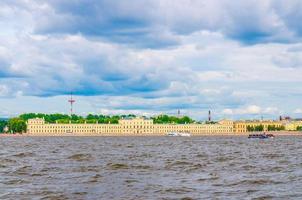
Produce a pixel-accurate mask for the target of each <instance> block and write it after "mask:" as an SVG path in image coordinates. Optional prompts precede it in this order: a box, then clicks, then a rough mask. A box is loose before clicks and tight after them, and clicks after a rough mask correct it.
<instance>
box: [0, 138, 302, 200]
mask: <svg viewBox="0 0 302 200" xmlns="http://www.w3.org/2000/svg"><path fill="white" fill-rule="evenodd" d="M0 199H14V200H15V199H72V200H73V199H302V137H294V136H288V137H285V136H283V137H276V138H275V139H267V140H259V139H247V138H246V137H244V136H243V137H16V138H14V137H0Z"/></svg>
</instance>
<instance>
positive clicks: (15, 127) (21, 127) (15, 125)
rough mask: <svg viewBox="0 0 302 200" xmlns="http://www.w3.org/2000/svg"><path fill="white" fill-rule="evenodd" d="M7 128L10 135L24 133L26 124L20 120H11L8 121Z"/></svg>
mask: <svg viewBox="0 0 302 200" xmlns="http://www.w3.org/2000/svg"><path fill="white" fill-rule="evenodd" d="M8 128H9V132H11V133H24V132H26V123H25V121H24V120H23V119H21V118H11V119H9V120H8Z"/></svg>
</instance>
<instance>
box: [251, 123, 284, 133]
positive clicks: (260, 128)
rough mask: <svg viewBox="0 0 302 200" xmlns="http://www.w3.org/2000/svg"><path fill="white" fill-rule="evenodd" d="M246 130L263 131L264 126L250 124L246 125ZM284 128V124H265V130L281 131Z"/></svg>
mask: <svg viewBox="0 0 302 200" xmlns="http://www.w3.org/2000/svg"><path fill="white" fill-rule="evenodd" d="M246 129H247V131H248V132H254V131H264V126H263V125H262V124H261V125H256V126H250V125H248V126H247V127H246ZM282 130H285V127H284V126H275V125H268V126H267V131H282Z"/></svg>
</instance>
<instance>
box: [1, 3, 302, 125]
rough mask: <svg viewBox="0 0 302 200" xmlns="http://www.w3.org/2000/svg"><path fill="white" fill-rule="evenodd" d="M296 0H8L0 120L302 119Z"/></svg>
mask: <svg viewBox="0 0 302 200" xmlns="http://www.w3.org/2000/svg"><path fill="white" fill-rule="evenodd" d="M301 10H302V1H300V0H287V1H284V0H242V1H234V0H211V1H208V0H178V1H173V0H131V1H130V0H114V1H112V0H44V1H40V0H1V1H0V117H12V116H16V115H19V114H21V113H25V112H43V113H69V104H68V102H67V100H68V98H69V94H70V92H71V91H72V92H73V93H74V95H75V97H74V98H75V99H76V102H75V104H74V112H75V113H76V114H80V115H86V114H88V113H94V114H109V115H113V114H128V113H133V114H137V115H146V116H153V115H158V114H164V113H165V114H169V115H173V114H177V110H180V112H181V114H183V115H189V116H191V117H193V118H194V119H198V120H203V119H206V118H207V112H208V110H211V111H212V113H213V119H222V118H230V119H259V118H261V117H263V118H271V119H277V118H278V117H279V115H284V116H287V115H290V116H292V117H302V104H301V103H302V87H301V86H302V23H301V21H302V12H301Z"/></svg>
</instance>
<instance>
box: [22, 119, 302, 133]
mask: <svg viewBox="0 0 302 200" xmlns="http://www.w3.org/2000/svg"><path fill="white" fill-rule="evenodd" d="M257 126H262V127H263V131H269V127H274V128H277V129H280V130H283V129H284V130H288V131H294V130H296V128H297V127H298V126H302V121H295V122H284V121H232V120H221V121H219V122H218V123H208V124H206V123H203V124H199V123H192V124H154V123H153V120H151V119H146V118H132V119H120V120H119V122H118V124H98V123H96V124H87V123H84V124H73V123H68V124H59V123H53V124H51V123H46V122H45V120H44V119H41V118H36V119H29V120H28V122H27V134H29V135H66V134H69V135H73V134H74V135H104V136H123V135H133V136H141V135H147V136H148V135H150V136H152V135H167V134H168V133H169V132H185V133H190V134H191V135H205V134H208V135H211V134H213V135H215V134H233V133H235V134H244V133H247V132H249V128H251V127H253V128H255V127H257Z"/></svg>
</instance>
